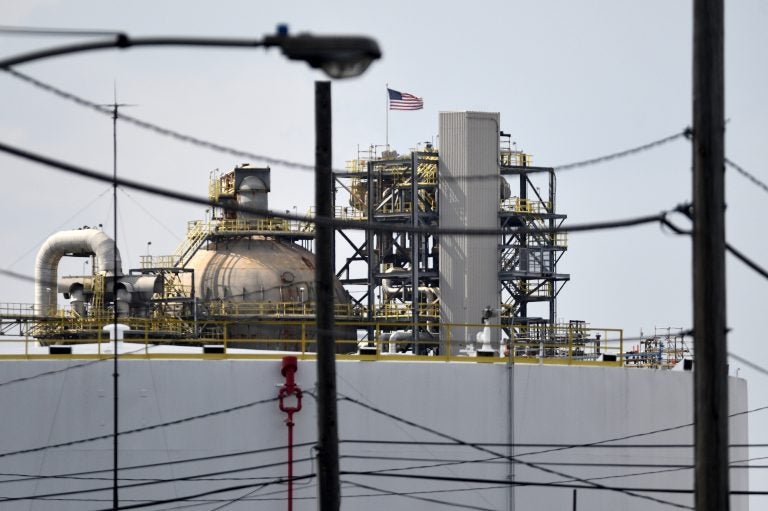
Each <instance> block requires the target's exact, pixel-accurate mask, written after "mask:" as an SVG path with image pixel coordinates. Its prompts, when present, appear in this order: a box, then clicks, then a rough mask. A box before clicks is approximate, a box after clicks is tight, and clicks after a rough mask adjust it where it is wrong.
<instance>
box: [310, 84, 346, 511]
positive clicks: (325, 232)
mask: <svg viewBox="0 0 768 511" xmlns="http://www.w3.org/2000/svg"><path fill="white" fill-rule="evenodd" d="M315 137H316V139H315V217H316V218H318V219H320V220H321V222H317V223H315V282H316V289H317V308H316V310H317V437H318V455H317V462H318V463H317V470H318V484H319V493H320V495H319V500H320V506H319V509H320V511H338V510H339V507H340V506H341V491H340V484H339V433H338V419H337V412H336V346H335V344H336V343H335V334H334V318H333V313H334V310H333V301H334V300H333V277H334V274H335V272H334V264H333V252H334V250H333V245H334V239H333V237H334V231H333V226H332V225H331V224H330V223H328V221H329V220H330V219H331V218H332V217H333V210H332V207H333V172H332V170H331V83H330V82H315Z"/></svg>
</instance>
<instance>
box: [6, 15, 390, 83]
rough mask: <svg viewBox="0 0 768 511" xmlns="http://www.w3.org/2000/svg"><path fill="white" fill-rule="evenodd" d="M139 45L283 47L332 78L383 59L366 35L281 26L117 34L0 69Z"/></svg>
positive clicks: (14, 60)
mask: <svg viewBox="0 0 768 511" xmlns="http://www.w3.org/2000/svg"><path fill="white" fill-rule="evenodd" d="M137 46H197V47H223V48H280V49H281V50H282V52H283V55H285V56H286V57H288V58H289V59H291V60H301V61H304V62H306V63H307V64H309V66H310V67H313V68H318V69H322V70H323V71H324V72H325V74H327V75H328V76H330V77H331V78H350V77H353V76H358V75H360V74H362V73H363V72H364V71H365V70H366V69H367V68H368V66H369V65H370V64H371V62H373V61H374V60H377V59H379V58H381V50H379V45H378V44H377V43H376V41H374V40H373V39H371V38H369V37H364V36H315V35H311V34H299V35H296V36H294V35H290V34H289V33H288V29H287V27H285V26H284V25H281V26H279V27H278V28H277V33H276V34H275V35H270V36H266V37H264V39H262V40H258V39H232V38H216V37H213V38H212V37H135V38H132V37H130V36H129V35H128V34H117V35H116V36H115V37H112V38H109V39H107V40H103V41H92V42H85V43H77V44H70V45H63V46H55V47H52V48H46V49H43V50H37V51H33V52H30V53H24V54H21V55H16V56H13V57H8V58H5V59H2V60H0V69H7V68H10V67H13V66H16V65H19V64H25V63H27V62H32V61H36V60H42V59H45V58H49V57H56V56H61V55H68V54H72V53H81V52H86V51H94V50H103V49H106V48H120V49H128V48H133V47H137Z"/></svg>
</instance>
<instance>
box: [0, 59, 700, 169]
mask: <svg viewBox="0 0 768 511" xmlns="http://www.w3.org/2000/svg"><path fill="white" fill-rule="evenodd" d="M5 71H6V72H8V73H10V74H11V75H12V76H14V77H16V78H18V79H20V80H23V81H25V82H27V83H29V84H31V85H33V86H35V87H37V88H39V89H41V90H44V91H46V92H49V93H51V94H54V95H56V96H58V97H60V98H62V99H65V100H68V101H72V102H74V103H77V104H79V105H81V106H84V107H86V108H90V109H92V110H95V111H97V112H99V113H102V114H105V115H109V114H110V112H109V110H108V109H106V108H104V107H103V106H102V105H99V104H97V103H94V102H92V101H89V100H87V99H85V98H83V97H80V96H77V95H75V94H72V93H70V92H67V91H65V90H63V89H60V88H58V87H55V86H53V85H51V84H49V83H45V82H43V81H41V80H38V79H36V78H33V77H32V76H29V75H27V74H24V73H21V72H19V71H17V70H15V69H12V68H5ZM121 120H123V121H125V122H127V123H130V124H133V125H135V126H138V127H141V128H144V129H147V130H150V131H153V132H155V133H157V134H160V135H163V136H167V137H171V138H174V139H176V140H179V141H181V142H186V143H190V144H193V145H196V146H199V147H204V148H207V149H211V150H214V151H218V152H221V153H225V154H230V155H232V156H238V157H244V158H249V159H252V160H257V161H263V162H265V163H268V164H271V165H278V166H283V167H289V168H295V169H299V170H304V171H310V172H314V171H315V167H314V166H313V165H308V164H305V163H298V162H294V161H290V160H285V159H281V158H274V157H271V156H266V155H263V154H256V153H253V152H250V151H245V150H242V149H237V148H234V147H230V146H225V145H223V144H219V143H216V142H210V141H208V140H204V139H201V138H199V137H195V136H193V135H187V134H184V133H181V132H178V131H176V130H172V129H169V128H165V127H162V126H159V125H157V124H153V123H150V122H147V121H143V120H141V119H138V118H136V117H132V116H129V115H123V116H121ZM689 135H690V128H686V129H685V130H683V131H682V132H680V133H676V134H674V135H670V136H668V137H664V138H661V139H658V140H655V141H653V142H649V143H647V144H643V145H641V146H638V147H633V148H631V149H625V150H623V151H619V152H616V153H611V154H608V155H604V156H598V157H596V158H591V159H589V160H583V161H578V162H574V163H568V164H564V165H559V166H557V167H554V170H555V171H563V170H572V169H575V168H580V167H586V166H591V165H596V164H599V163H603V162H606V161H610V160H615V159H619V158H623V157H627V156H631V155H634V154H637V153H640V152H643V151H648V150H650V149H654V148H656V147H659V146H661V145H664V144H667V143H669V142H672V141H674V140H677V139H678V138H681V137H688V136H689ZM333 172H334V173H340V174H344V173H346V172H347V171H346V170H342V169H333ZM499 178H500V175H499V174H488V175H474V176H440V180H441V181H480V180H490V179H499Z"/></svg>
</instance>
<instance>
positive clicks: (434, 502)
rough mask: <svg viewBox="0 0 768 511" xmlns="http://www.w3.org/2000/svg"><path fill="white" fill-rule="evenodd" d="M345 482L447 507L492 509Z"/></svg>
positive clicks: (490, 510) (490, 509)
mask: <svg viewBox="0 0 768 511" xmlns="http://www.w3.org/2000/svg"><path fill="white" fill-rule="evenodd" d="M345 482H346V483H347V484H351V485H353V486H357V487H359V488H363V489H366V490H372V491H378V492H381V493H383V494H386V495H390V496H396V497H406V498H409V499H413V500H420V501H422V502H430V503H432V504H440V505H442V506H448V507H458V508H461V509H475V510H477V511H494V510H493V509H492V508H487V507H479V506H472V505H469V504H459V503H458V502H449V501H446V500H440V499H432V498H429V497H422V496H419V495H413V494H407V493H402V492H396V491H392V490H385V489H382V488H376V487H375V486H369V485H366V484H362V483H356V482H354V481H345ZM366 496H367V495H366Z"/></svg>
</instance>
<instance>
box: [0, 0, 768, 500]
mask: <svg viewBox="0 0 768 511" xmlns="http://www.w3.org/2000/svg"><path fill="white" fill-rule="evenodd" d="M726 4H727V5H726V98H727V99H726V117H728V118H729V122H728V125H727V143H726V153H727V155H728V157H729V158H730V159H732V160H733V161H735V162H737V163H738V164H740V165H742V166H743V167H744V168H746V169H747V170H749V171H750V172H752V173H754V174H755V175H756V176H758V177H759V178H760V179H762V180H765V181H768V170H766V168H765V163H764V161H765V160H764V153H763V149H764V146H765V136H766V121H768V101H766V97H765V96H766V91H768V70H767V66H768V64H767V63H768V31H766V29H765V27H766V26H768V3H766V2H765V1H763V0H738V1H731V2H726ZM452 5H455V6H458V5H461V7H451V6H452ZM691 12H692V5H691V2H690V1H686V2H683V1H675V0H673V1H669V0H654V1H651V0H647V1H644V2H637V1H629V0H614V1H608V0H604V1H582V2H577V1H569V0H561V1H535V2H534V1H531V2H519V1H506V2H488V1H474V2H470V3H461V4H459V3H448V2H416V3H415V2H403V1H397V0H394V1H389V2H377V3H376V4H374V3H373V2H361V1H359V0H357V1H346V2H341V1H328V0H327V1H325V2H299V1H284V0H283V1H259V2H253V1H219V2H215V3H214V2H197V1H188V0H185V1H180V0H179V1H165V2H156V1H144V0H141V1H139V0H134V1H131V2H125V1H123V2H117V1H104V0H98V1H97V0H93V1H84V0H70V1H66V2H65V1H56V0H3V1H2V4H0V14H2V20H3V21H2V22H3V24H5V25H25V26H39V27H70V28H90V29H117V30H122V31H125V32H127V33H129V34H130V35H137V36H138V35H212V36H213V35H216V36H233V37H254V38H258V37H261V36H262V35H264V34H267V33H272V32H273V31H274V29H275V26H276V25H277V24H278V23H288V24H289V25H290V27H291V30H292V31H293V32H303V31H310V32H315V33H343V34H354V33H361V34H366V35H370V36H372V37H374V38H375V39H377V40H378V42H379V44H380V46H381V48H382V51H383V53H384V58H383V59H382V60H381V61H379V62H377V63H375V64H373V65H372V66H371V68H370V69H369V70H368V72H367V73H366V74H365V75H364V76H363V77H361V78H358V79H354V80H350V81H342V82H334V84H333V102H334V106H333V115H334V137H333V141H334V165H335V166H336V167H337V168H338V167H343V166H344V161H345V160H347V159H350V158H354V157H355V156H356V154H357V149H358V146H359V147H360V148H366V147H368V146H369V145H370V144H383V143H384V140H385V120H386V99H385V84H386V83H389V85H390V86H391V87H392V88H395V89H398V90H401V91H406V92H410V93H413V94H416V95H418V96H422V97H423V98H424V102H425V108H424V110H421V111H416V112H392V113H391V115H390V118H389V126H390V129H389V141H390V144H391V145H393V146H394V148H396V149H397V150H398V151H400V152H406V151H407V150H408V149H409V148H411V147H415V146H416V145H417V144H418V143H423V142H424V141H429V140H433V139H434V137H435V136H436V134H437V116H438V112H440V111H445V110H477V111H491V112H500V114H501V124H502V129H503V130H504V131H505V132H508V133H511V134H512V138H513V140H514V141H515V142H517V144H518V147H520V148H522V149H524V150H525V151H527V152H530V153H532V154H533V155H534V163H535V164H538V165H547V166H557V165H560V164H566V163H570V162H573V161H578V160H582V159H586V158H590V157H593V156H599V155H601V154H606V153H611V152H614V151H618V150H622V149H625V148H629V147H633V146H636V145H641V144H644V143H646V142H650V141H652V140H655V139H658V138H662V137H664V136H667V135H671V134H674V133H677V132H679V131H682V130H683V129H684V128H685V127H686V126H688V125H689V124H690V122H691V39H692V34H691V27H692V23H691ZM72 41H73V40H72V39H69V38H68V39H62V38H52V37H19V36H7V35H0V54H2V55H3V56H8V55H12V54H16V53H19V52H23V51H26V50H30V49H35V48H41V47H46V46H50V45H56V44H61V43H64V42H72ZM19 70H20V71H22V72H24V73H27V74H29V75H31V76H34V77H36V78H38V79H41V80H43V81H46V82H49V83H51V84H53V85H56V86H58V87H61V88H63V89H66V90H68V91H71V92H73V93H75V94H78V95H81V96H83V97H86V98H88V99H91V100H93V101H96V102H99V103H110V102H112V100H113V90H114V88H115V87H116V88H117V94H118V101H119V102H121V103H129V104H131V105H135V106H131V107H130V108H126V112H127V113H130V114H131V115H133V116H136V117H140V118H142V119H144V120H147V121H151V122H154V123H157V124H161V125H163V126H166V127H168V128H172V129H177V130H180V131H183V132H185V133H189V134H192V135H196V136H198V137H201V138H204V139H208V140H211V141H217V142H220V143H223V144H227V145H230V146H234V147H238V148H242V149H244V150H248V151H251V152H254V153H258V154H264V155H269V156H272V157H277V158H284V159H288V160H293V161H297V162H305V163H312V161H313V154H314V149H313V144H314V135H313V129H314V128H313V126H314V124H313V115H314V114H313V91H314V80H317V79H325V78H324V76H323V75H321V74H320V73H319V72H317V71H312V70H310V69H309V68H307V67H306V66H305V65H304V64H301V63H295V62H288V61H286V60H285V59H284V58H283V57H282V56H281V55H280V54H279V53H278V52H276V51H267V52H265V51H262V50H189V49H188V50H180V49H169V48H162V49H161V48H151V49H132V50H129V51H116V50H107V51H102V52H98V53H90V54H81V55H77V56H68V57H63V58H58V59H53V60H47V61H43V62H38V63H34V64H30V65H26V66H21V67H20V68H19ZM0 89H1V90H2V94H0V108H2V112H3V113H2V116H0V141H3V142H6V143H14V144H18V145H19V146H21V147H23V148H26V149H29V150H33V151H38V152H41V153H44V154H46V155H49V156H52V157H56V158H60V159H63V160H66V161H68V162H72V163H75V164H79V165H82V166H86V167H88V168H92V169H96V170H100V171H103V172H105V173H109V172H111V163H112V146H111V143H112V142H111V141H112V132H111V120H110V119H109V118H108V117H107V116H104V115H101V114H98V113H94V112H92V111H89V110H86V109H83V108H82V107H80V106H76V105H73V104H71V103H68V102H65V101H63V100H61V99H59V98H56V97H54V96H52V95H50V94H48V93H46V92H43V91H40V90H37V89H35V88H32V87H31V86H30V85H28V84H25V83H23V82H20V81H19V80H17V79H16V78H14V77H11V76H8V75H6V74H5V73H0ZM119 145H120V148H119V173H120V175H121V176H124V177H127V178H131V179H135V180H145V181H149V182H151V183H153V184H156V185H158V186H162V187H169V188H176V189H179V190H181V191H184V192H188V193H194V194H198V195H201V196H204V195H205V194H206V192H207V180H208V176H209V173H210V172H211V171H212V170H213V169H216V168H219V169H223V170H226V169H229V168H231V167H232V166H233V165H235V164H238V163H242V161H241V160H240V159H236V158H233V157H231V156H229V155H226V154H220V153H217V152H214V151H211V150H208V149H202V148H197V147H193V146H190V145H188V144H184V143H180V142H178V141H174V140H171V139H168V138H164V137H161V136H159V135H157V134H154V133H150V132H146V131H143V130H140V129H138V128H135V127H132V126H130V125H126V124H121V125H119ZM254 163H259V162H254ZM0 168H2V173H3V176H4V180H3V183H4V184H3V190H4V200H3V202H2V206H1V207H2V212H3V219H4V224H3V225H4V227H3V232H4V234H5V236H4V243H5V247H6V248H5V250H4V251H3V253H2V254H0V267H1V268H5V269H11V270H14V271H17V272H21V273H26V274H30V275H31V274H32V273H33V261H34V255H35V253H36V251H37V249H38V247H39V246H40V244H41V243H42V241H43V240H44V239H45V238H46V237H47V236H48V235H49V234H51V233H53V232H55V231H57V230H60V229H65V228H74V227H78V226H82V225H97V224H99V223H102V224H104V225H105V226H111V223H112V220H111V211H112V205H111V190H110V189H109V187H108V186H107V185H103V184H96V183H93V182H90V181H86V180H84V179H80V178H72V177H69V176H66V175H63V174H61V173H59V172H57V171H55V170H51V169H47V168H44V167H41V166H39V165H32V164H29V163H26V162H23V161H21V160H19V159H16V158H13V157H9V156H5V155H0ZM312 182H313V176H312V174H311V173H308V172H305V171H300V170H295V169H290V168H281V167H280V166H273V172H272V194H271V196H270V206H271V207H272V208H273V209H277V210H286V209H292V208H293V206H296V207H297V209H298V211H299V212H302V211H305V210H306V209H307V208H308V207H309V206H310V205H311V202H312V197H313V195H312V193H313V192H312ZM690 189H691V148H690V145H689V143H688V142H687V141H685V140H677V141H675V142H673V143H671V144H669V145H666V146H664V147H662V148H659V149H656V150H653V151H649V152H646V153H643V154H641V155H637V156H633V157H630V158H625V159H621V160H616V161H613V162H609V163H605V164H601V165H596V166H593V167H589V168H583V169H578V170H572V171H565V172H563V173H561V174H559V175H558V190H557V192H558V209H559V210H560V212H562V213H566V214H568V215H569V222H573V223H582V222H588V221H597V220H605V219H618V218H625V217H632V216H636V215H644V214H653V213H658V212H659V211H662V210H666V209H670V208H673V207H674V206H676V205H677V204H679V203H683V202H687V201H689V200H690V197H691V191H690ZM766 199H768V195H766V193H765V191H763V190H761V189H759V188H758V187H756V186H755V185H754V184H752V183H750V182H749V181H747V180H746V179H745V178H743V177H742V176H740V175H738V174H736V173H735V172H733V171H732V170H728V172H727V201H728V210H727V238H728V241H729V242H730V243H731V244H733V245H734V246H735V247H737V248H738V249H740V250H742V251H743V252H744V253H746V254H747V255H748V256H749V257H751V258H752V259H754V260H755V261H756V262H757V263H758V264H761V265H763V266H768V257H766V255H765V253H766V248H767V247H768V243H767V242H766V239H765V235H764V229H763V228H761V227H760V221H759V218H760V217H761V216H763V215H764V214H766V211H767V210H768V201H767V200H766ZM119 204H120V212H119V222H120V224H119V225H120V226H119V231H120V235H119V246H120V250H121V252H122V256H123V261H124V263H125V266H126V267H129V266H130V267H137V266H138V258H139V256H140V255H142V254H144V253H146V251H147V242H148V241H151V242H152V245H151V247H150V248H151V251H152V253H153V254H155V255H159V254H167V253H171V252H172V251H173V249H174V248H175V246H176V245H177V243H178V241H179V240H180V238H181V237H183V235H184V232H185V228H186V222H187V220H191V219H195V218H202V217H203V215H204V213H203V208H200V207H195V206H190V205H186V204H180V203H175V202H169V201H166V200H162V199H158V198H154V197H149V196H147V195H144V194H141V193H138V192H132V191H128V194H125V193H123V192H121V193H120V195H119ZM673 218H674V220H675V221H677V222H678V225H680V226H682V227H686V226H688V225H689V224H688V223H687V221H686V220H685V219H683V218H679V217H673ZM107 232H108V233H111V227H110V228H109V229H107ZM690 259H691V257H690V239H688V238H684V237H678V236H674V235H672V234H670V233H669V232H666V231H664V230H663V229H661V228H660V227H659V226H656V225H649V226H644V227H638V228H632V229H626V230H621V231H610V232H599V233H591V234H573V235H571V236H570V237H569V250H568V252H567V253H566V255H565V257H564V258H563V259H562V263H561V265H560V270H561V271H564V272H568V273H570V274H571V276H572V281H571V282H570V283H569V284H568V285H567V286H566V288H565V289H564V290H563V292H562V294H561V295H560V300H559V307H558V316H559V317H560V318H562V319H563V320H566V321H567V320H569V319H580V320H585V321H587V322H589V323H590V324H591V325H593V326H596V327H610V328H623V329H624V331H625V335H627V336H636V335H638V334H639V333H640V331H641V329H642V331H643V332H644V333H646V334H647V333H652V332H653V330H654V328H656V327H658V328H666V327H678V328H679V327H682V328H685V329H688V328H690V327H691V324H692V317H691V277H690V275H691V267H690ZM67 264H69V269H70V270H69V271H72V272H75V273H79V272H80V271H81V270H82V268H81V267H80V265H82V261H79V260H78V261H74V262H72V261H70V262H69V263H67ZM73 265H74V266H73ZM727 272H728V273H727V276H728V324H729V326H730V327H731V328H732V331H731V333H730V336H729V351H731V352H733V353H735V354H738V355H741V356H743V357H746V358H749V359H750V360H752V361H754V362H755V363H757V364H760V365H762V366H763V367H768V345H766V342H765V340H764V339H763V334H761V328H762V327H761V326H760V325H761V324H762V323H761V321H762V319H763V318H762V314H764V313H765V304H766V298H768V281H766V280H765V279H763V278H762V277H760V276H758V275H757V274H755V273H754V272H752V271H751V270H749V269H748V268H746V267H745V266H744V265H743V264H741V263H739V262H738V261H736V260H735V259H733V258H732V257H729V258H728V270H727ZM0 279H2V287H1V288H0V302H31V301H32V285H31V284H30V283H28V282H24V281H18V280H13V279H9V278H6V277H0ZM737 369H739V364H737V363H735V362H733V361H732V363H731V372H732V374H735V372H736V370H737ZM739 370H740V372H739V374H740V375H741V376H744V377H746V378H748V380H749V393H750V406H751V407H752V408H754V407H758V406H764V405H768V391H766V390H765V383H766V376H764V375H760V374H759V373H756V372H755V371H753V370H750V369H748V368H740V369H739ZM658 406H659V407H675V406H689V404H687V403H670V402H666V401H665V399H664V396H659V401H658ZM750 421H751V433H750V434H751V438H750V440H751V442H757V443H759V442H768V435H767V434H766V433H765V431H766V430H767V429H768V412H760V413H756V414H753V416H752V417H751V418H750ZM764 454H765V453H764V452H763V451H759V450H757V449H753V450H752V452H751V455H752V456H760V455H764ZM753 472H755V473H754V475H753V477H752V489H763V490H764V489H767V488H768V475H761V474H758V473H757V472H758V471H753Z"/></svg>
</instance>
